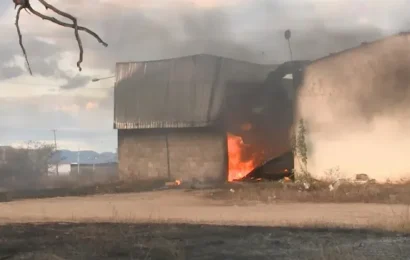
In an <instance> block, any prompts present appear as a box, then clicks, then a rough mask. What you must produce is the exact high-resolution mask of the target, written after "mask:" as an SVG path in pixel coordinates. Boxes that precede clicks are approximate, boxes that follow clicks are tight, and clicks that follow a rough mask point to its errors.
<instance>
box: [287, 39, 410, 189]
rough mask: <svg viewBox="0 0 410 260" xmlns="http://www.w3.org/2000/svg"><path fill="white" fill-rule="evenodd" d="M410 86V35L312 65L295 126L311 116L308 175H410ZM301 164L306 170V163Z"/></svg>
mask: <svg viewBox="0 0 410 260" xmlns="http://www.w3.org/2000/svg"><path fill="white" fill-rule="evenodd" d="M409 85H410V36H409V35H408V34H406V35H398V36H393V37H390V38H387V39H384V40H381V41H378V42H374V43H370V44H367V45H362V46H360V47H358V48H355V49H351V50H348V51H345V52H342V53H340V54H337V55H335V56H331V57H326V58H323V59H321V60H318V61H316V62H314V63H312V64H311V65H310V66H308V67H307V69H306V71H305V75H304V80H303V83H302V85H301V87H300V89H299V92H298V94H297V99H296V104H297V108H296V122H298V120H299V119H301V118H302V119H304V120H305V122H306V127H307V131H308V133H307V134H306V139H307V142H306V143H307V148H308V163H307V168H308V171H309V172H310V173H311V174H312V175H314V176H316V177H320V178H323V177H326V174H328V173H329V172H333V173H332V174H333V175H339V177H345V178H352V177H354V176H355V175H356V174H358V173H366V174H368V175H369V177H371V178H375V179H376V180H378V181H381V182H383V181H386V180H388V179H389V180H391V181H399V180H401V179H407V178H410V92H409V87H410V86H409ZM297 126H298V125H297V123H296V125H295V128H297ZM295 165H296V170H297V171H299V172H300V170H301V166H300V164H299V160H297V159H296V160H295Z"/></svg>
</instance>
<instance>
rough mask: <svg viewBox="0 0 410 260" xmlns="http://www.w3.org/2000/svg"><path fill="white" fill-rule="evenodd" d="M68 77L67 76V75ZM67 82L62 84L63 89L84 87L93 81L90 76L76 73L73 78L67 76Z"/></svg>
mask: <svg viewBox="0 0 410 260" xmlns="http://www.w3.org/2000/svg"><path fill="white" fill-rule="evenodd" d="M66 78H67V77H66ZM67 79H68V80H67V83H65V84H64V85H62V86H61V88H62V89H72V88H80V87H84V86H85V85H87V84H88V83H89V82H90V81H91V77H90V76H83V75H79V74H78V75H76V76H75V77H73V78H67Z"/></svg>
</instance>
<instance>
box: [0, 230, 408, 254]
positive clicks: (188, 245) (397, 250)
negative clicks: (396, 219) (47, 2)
mask: <svg viewBox="0 0 410 260" xmlns="http://www.w3.org/2000/svg"><path fill="white" fill-rule="evenodd" d="M0 242H1V245H0V258H1V257H2V256H5V255H6V254H9V255H10V256H12V257H13V258H8V259H15V260H17V259H23V258H21V257H22V256H27V255H29V254H30V255H38V256H41V257H42V258H24V259H60V260H62V259H142V260H185V259H193V260H199V259H201V260H203V259H239V260H241V259H243V260H245V259H305V260H310V259H311V260H313V259H315V260H316V259H323V260H327V259H328V260H331V259H334V260H338V259H340V260H342V259H352V260H353V259H366V260H367V259H369V260H370V259H371V260H374V259H380V260H382V259H383V260H385V259H408V258H407V257H408V255H409V254H410V243H409V242H410V237H409V236H405V235H398V234H397V233H389V232H381V231H373V230H363V229H361V230H359V229H347V228H334V227H323V226H315V227H292V228H286V227H280V228H272V227H252V226H249V227H235V226H214V225H199V224H198V225H174V224H165V223H163V224H152V223H145V224H129V223H88V224H70V223H60V224H58V223H49V224H41V225H39V224H37V225H36V224H34V225H33V224H31V225H8V226H0ZM44 257H46V258H44Z"/></svg>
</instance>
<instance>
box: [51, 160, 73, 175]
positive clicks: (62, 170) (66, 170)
mask: <svg viewBox="0 0 410 260" xmlns="http://www.w3.org/2000/svg"><path fill="white" fill-rule="evenodd" d="M70 171H71V166H70V164H69V163H62V164H59V165H58V174H59V175H60V176H67V175H70ZM56 174H57V171H56V165H55V164H51V165H49V167H48V176H56Z"/></svg>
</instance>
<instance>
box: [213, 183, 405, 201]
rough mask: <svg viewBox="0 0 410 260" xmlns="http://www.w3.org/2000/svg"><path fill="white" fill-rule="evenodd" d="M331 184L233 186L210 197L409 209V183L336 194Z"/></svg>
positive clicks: (344, 188)
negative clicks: (372, 205)
mask: <svg viewBox="0 0 410 260" xmlns="http://www.w3.org/2000/svg"><path fill="white" fill-rule="evenodd" d="M330 184H331V183H328V182H312V183H309V186H305V184H304V183H303V182H300V183H281V182H256V183H232V184H228V185H226V187H224V188H223V189H219V190H215V191H213V192H212V193H209V197H211V198H213V199H222V200H234V201H237V202H240V201H242V202H250V201H252V202H253V201H257V202H264V203H274V202H314V203H387V204H406V205H407V204H409V205H410V183H402V184H377V183H367V184H358V183H349V182H345V183H341V184H340V185H339V186H337V188H335V189H334V190H331V189H329V185H330Z"/></svg>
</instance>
